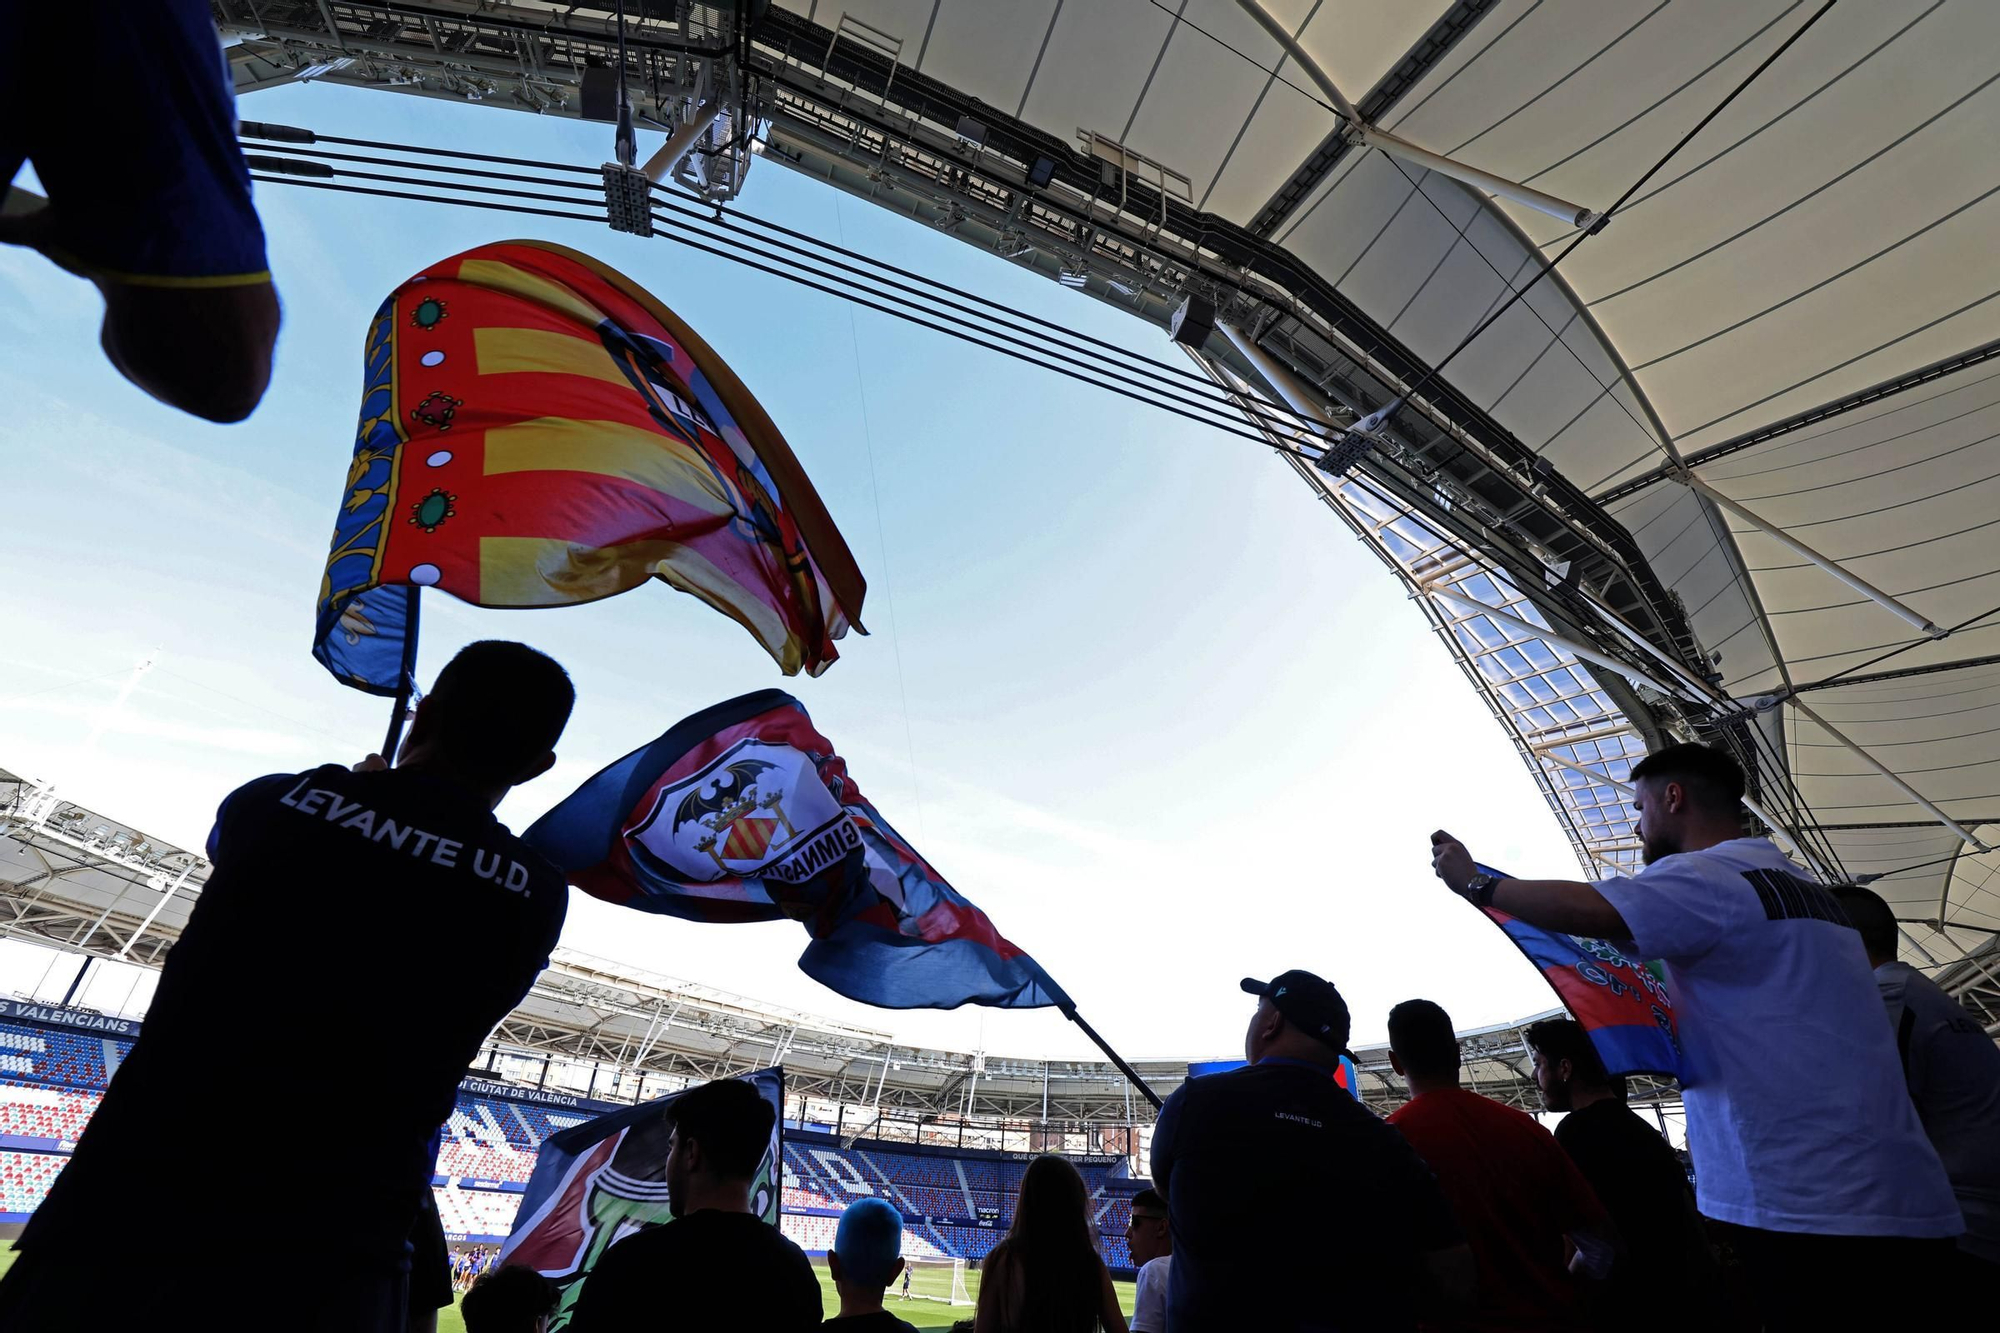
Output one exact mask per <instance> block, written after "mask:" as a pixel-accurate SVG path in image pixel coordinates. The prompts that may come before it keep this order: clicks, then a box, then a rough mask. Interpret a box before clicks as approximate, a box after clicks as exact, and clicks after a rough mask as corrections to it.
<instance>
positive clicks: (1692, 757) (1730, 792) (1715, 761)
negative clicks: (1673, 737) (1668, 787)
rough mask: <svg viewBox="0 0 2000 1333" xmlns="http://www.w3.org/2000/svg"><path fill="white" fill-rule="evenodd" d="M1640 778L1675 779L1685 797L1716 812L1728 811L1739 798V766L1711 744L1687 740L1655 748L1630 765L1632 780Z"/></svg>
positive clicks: (1741, 771) (1740, 773) (1741, 772)
mask: <svg viewBox="0 0 2000 1333" xmlns="http://www.w3.org/2000/svg"><path fill="white" fill-rule="evenodd" d="M1641 778H1655V779H1657V780H1659V781H1661V782H1678V783H1680V784H1681V790H1683V791H1685V792H1686V793H1687V794H1688V799H1689V800H1691V801H1693V802H1694V803H1695V804H1696V805H1699V806H1701V807H1702V808H1703V809H1705V810H1709V811H1712V812H1714V813H1716V814H1728V813H1731V812H1732V811H1734V810H1735V809H1736V808H1737V806H1738V805H1740V804H1741V803H1742V801H1743V768H1742V766H1741V765H1740V764H1738V763H1737V762H1736V760H1735V759H1734V758H1732V757H1731V756H1730V755H1729V753H1728V752H1727V751H1724V750H1718V749H1717V748H1716V747H1714V746H1713V745H1697V744H1695V743H1694V742H1692V741H1690V742H1688V743H1686V744H1684V745H1669V746H1668V747H1667V748H1666V749H1664V750H1655V751H1654V752H1653V753H1652V754H1649V755H1647V756H1646V757H1645V758H1644V759H1642V760H1640V761H1639V762H1638V763H1637V764H1635V765H1633V767H1632V777H1631V781H1632V784H1633V785H1634V786H1637V785H1638V783H1639V780H1640V779H1641Z"/></svg>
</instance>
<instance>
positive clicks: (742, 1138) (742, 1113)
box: [666, 1078, 778, 1180]
mask: <svg viewBox="0 0 2000 1333" xmlns="http://www.w3.org/2000/svg"><path fill="white" fill-rule="evenodd" d="M666 1117H667V1121H668V1123H670V1124H671V1125H673V1127H674V1132H675V1133H677V1134H679V1135H680V1136H681V1137H683V1138H688V1139H693V1140H694V1141H695V1142H696V1143H699V1144H700V1145H701V1153H702V1156H703V1157H704V1158H706V1159H707V1160H708V1163H709V1169H710V1170H712V1171H714V1172H715V1174H717V1175H718V1176H721V1177H723V1178H724V1179H726V1180H748V1179H750V1178H751V1177H752V1176H754V1175H756V1174H757V1166H758V1164H759V1163H760V1162H762V1161H763V1160H764V1153H765V1152H766V1151H767V1150H768V1149H769V1148H770V1146H771V1126H772V1125H774V1124H775V1123H777V1119H778V1113H777V1112H776V1111H774V1110H772V1109H771V1103H769V1102H767V1101H765V1100H764V1096H763V1094H762V1093H760V1092H758V1091H757V1089H756V1088H754V1087H752V1086H751V1085H750V1084H748V1083H746V1082H744V1081H743V1080H742V1079H740V1078H719V1079H717V1080H715V1082H713V1083H704V1084H702V1085H701V1086H700V1087H698V1088H693V1089H690V1090H689V1091H687V1092H684V1093H682V1094H681V1095H680V1096H678V1097H676V1098H674V1099H673V1101H671V1102H669V1103H667V1109H666Z"/></svg>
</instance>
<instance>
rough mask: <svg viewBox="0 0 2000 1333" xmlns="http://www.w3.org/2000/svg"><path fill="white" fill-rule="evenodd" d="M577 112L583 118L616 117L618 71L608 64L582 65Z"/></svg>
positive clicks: (615, 118)
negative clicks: (581, 88)
mask: <svg viewBox="0 0 2000 1333" xmlns="http://www.w3.org/2000/svg"><path fill="white" fill-rule="evenodd" d="M577 114H578V115H580V116H582V117H583V118H584V119H585V120H617V119H618V71H617V70H615V69H612V68H611V67H610V66H608V65H585V66H584V67H583V97H582V102H581V105H580V106H579V107H578V108H577Z"/></svg>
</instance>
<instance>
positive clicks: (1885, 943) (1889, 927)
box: [1833, 884, 1901, 958]
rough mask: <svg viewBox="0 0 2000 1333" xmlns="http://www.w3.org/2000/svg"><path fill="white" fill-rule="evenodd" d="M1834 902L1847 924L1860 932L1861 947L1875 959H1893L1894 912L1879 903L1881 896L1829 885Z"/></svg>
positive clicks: (1855, 886)
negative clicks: (1837, 904)
mask: <svg viewBox="0 0 2000 1333" xmlns="http://www.w3.org/2000/svg"><path fill="white" fill-rule="evenodd" d="M1833 897H1834V901H1835V902H1838V903H1839V904H1840V910H1841V911H1843V912H1845V913H1847V923H1848V924H1849V925H1851V926H1853V927H1854V928H1855V929H1856V930H1858V931H1860V932H1861V944H1862V947H1863V948H1865V949H1867V950H1868V952H1869V953H1870V954H1871V955H1872V956H1874V957H1877V958H1894V957H1895V956H1896V950H1897V947H1898V945H1899V944H1900V943H1901V941H1900V940H1898V938H1897V928H1896V911H1895V909H1894V908H1892V907H1890V906H1889V904H1888V903H1886V902H1884V901H1882V895H1881V894H1879V893H1876V892H1875V891H1874V890H1873V889H1864V888H1862V887H1861V886H1860V885H1859V884H1836V885H1834V886H1833Z"/></svg>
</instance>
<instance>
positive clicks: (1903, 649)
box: [1786, 606, 2000, 698]
mask: <svg viewBox="0 0 2000 1333" xmlns="http://www.w3.org/2000/svg"><path fill="white" fill-rule="evenodd" d="M1994 616H2000V606H1996V607H1994V608H1993V609H1992V610H1990V611H1981V612H1980V613H1979V614H1978V615H1976V616H1967V617H1966V618H1965V619H1964V620H1961V621H1959V622H1958V623H1957V624H1956V625H1952V626H1949V627H1947V628H1946V629H1945V632H1944V633H1943V634H1940V635H1937V636H1936V637H1925V638H1921V639H1912V640H1910V641H1909V642H1908V643H1905V644H1899V645H1897V646H1896V647H1894V648H1891V649H1890V650H1889V651H1888V652H1886V653H1881V654H1878V655H1877V656H1874V657H1871V658H1869V659H1868V660H1867V661H1865V662H1856V663H1855V664H1854V665H1853V666H1851V667H1846V668H1844V669H1842V670H1840V671H1836V672H1834V673H1833V674H1832V675H1831V676H1826V677H1823V678H1821V679H1819V680H1815V681H1810V682H1808V683H1806V684H1804V685H1798V686H1794V687H1793V688H1792V689H1791V690H1790V691H1788V692H1787V696H1786V697H1788V698H1789V697H1790V696H1791V695H1793V694H1803V693H1804V692H1805V691H1807V690H1824V689H1828V688H1831V687H1832V686H1834V685H1837V684H1839V683H1840V681H1841V679H1842V678H1843V677H1846V676H1852V675H1855V674H1856V673H1858V672H1860V671H1862V670H1865V669H1866V668H1868V667H1872V666H1875V665H1876V664H1877V663H1881V662H1886V661H1888V660H1889V659H1890V658H1892V657H1900V656H1902V655H1903V654H1904V653H1907V652H1909V651H1910V649H1912V648H1921V647H1923V646H1924V645H1925V644H1927V643H1936V642H1938V641H1939V640H1940V639H1948V638H1950V637H1951V636H1952V635H1954V634H1956V633H1958V632H1959V631H1960V630H1962V629H1970V628H1972V626H1974V625H1976V624H1978V623H1979V622H1980V621H1982V620H1990V619H1992V618H1993V617H1994Z"/></svg>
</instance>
